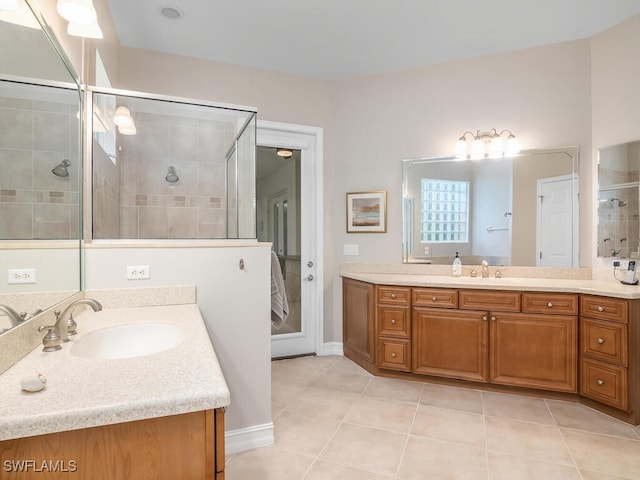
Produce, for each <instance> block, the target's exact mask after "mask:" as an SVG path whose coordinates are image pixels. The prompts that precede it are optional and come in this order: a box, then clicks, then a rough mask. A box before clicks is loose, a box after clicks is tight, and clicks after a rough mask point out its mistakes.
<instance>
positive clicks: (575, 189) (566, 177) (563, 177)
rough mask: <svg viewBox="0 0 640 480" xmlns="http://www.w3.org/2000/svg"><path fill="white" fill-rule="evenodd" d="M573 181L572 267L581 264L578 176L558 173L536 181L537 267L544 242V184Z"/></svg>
mask: <svg viewBox="0 0 640 480" xmlns="http://www.w3.org/2000/svg"><path fill="white" fill-rule="evenodd" d="M569 180H570V181H571V206H572V212H571V213H572V224H571V267H577V266H578V265H579V252H578V247H579V239H578V236H579V226H578V202H579V192H578V185H579V184H578V177H577V176H576V175H575V174H571V173H570V174H567V175H558V176H556V177H547V178H539V179H538V180H537V182H536V184H537V185H536V195H537V203H536V267H539V266H540V263H541V262H540V248H541V244H542V239H541V234H540V230H541V229H540V225H541V223H542V218H541V205H540V204H541V195H542V185H543V184H547V183H554V182H566V181H569Z"/></svg>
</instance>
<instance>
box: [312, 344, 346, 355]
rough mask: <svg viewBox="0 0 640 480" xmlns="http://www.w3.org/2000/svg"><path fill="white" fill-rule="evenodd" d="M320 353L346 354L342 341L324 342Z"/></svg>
mask: <svg viewBox="0 0 640 480" xmlns="http://www.w3.org/2000/svg"><path fill="white" fill-rule="evenodd" d="M318 355H344V350H343V348H342V342H327V343H323V344H322V346H321V350H320V351H319V352H318Z"/></svg>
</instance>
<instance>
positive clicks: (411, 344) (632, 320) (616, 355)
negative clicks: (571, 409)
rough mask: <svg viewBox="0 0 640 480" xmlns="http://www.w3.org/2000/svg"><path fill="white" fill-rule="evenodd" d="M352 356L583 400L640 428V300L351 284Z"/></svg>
mask: <svg viewBox="0 0 640 480" xmlns="http://www.w3.org/2000/svg"><path fill="white" fill-rule="evenodd" d="M343 281H344V287H343V294H344V307H343V308H344V310H343V311H344V351H345V355H346V356H348V357H349V358H352V359H353V360H355V361H357V362H358V363H359V364H360V365H361V366H363V367H364V368H367V369H368V370H369V371H370V372H372V373H376V374H389V375H395V376H398V375H403V376H409V377H412V378H415V379H417V380H420V379H421V378H424V377H421V376H423V375H429V376H434V377H440V378H443V379H451V380H465V381H473V382H477V383H478V384H479V385H482V384H493V385H501V386H504V388H509V387H519V388H522V387H525V388H532V389H538V390H549V391H555V392H561V393H567V394H577V395H579V398H580V399H581V401H582V402H584V403H588V404H589V405H591V406H593V407H596V408H599V409H600V410H603V411H606V412H607V413H610V414H612V415H615V416H617V417H618V418H620V419H622V420H625V421H628V422H630V423H633V424H638V423H640V327H639V325H638V324H639V323H640V301H639V300H624V299H619V298H611V297H604V296H598V295H578V294H574V293H564V292H562V293H558V292H541V291H538V292H527V291H525V292H521V291H515V290H489V289H469V288H461V289H456V288H430V287H410V286H393V285H373V284H369V283H366V282H360V281H356V280H351V279H348V278H345V279H344V280H343Z"/></svg>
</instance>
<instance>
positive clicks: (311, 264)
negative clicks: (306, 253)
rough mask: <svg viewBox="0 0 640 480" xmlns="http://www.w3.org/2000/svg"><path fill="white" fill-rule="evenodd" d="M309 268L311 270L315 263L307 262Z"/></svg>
mask: <svg viewBox="0 0 640 480" xmlns="http://www.w3.org/2000/svg"><path fill="white" fill-rule="evenodd" d="M307 267H309V268H311V267H313V262H312V261H311V260H309V261H308V262H307Z"/></svg>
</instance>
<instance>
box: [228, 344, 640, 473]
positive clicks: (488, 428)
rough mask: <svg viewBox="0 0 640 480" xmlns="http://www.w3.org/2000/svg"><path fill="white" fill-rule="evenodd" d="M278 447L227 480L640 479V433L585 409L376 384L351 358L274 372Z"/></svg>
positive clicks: (290, 363)
mask: <svg viewBox="0 0 640 480" xmlns="http://www.w3.org/2000/svg"><path fill="white" fill-rule="evenodd" d="M272 398H273V405H272V408H273V422H274V424H275V437H276V443H275V445H274V446H270V447H263V448H258V449H255V450H251V451H247V452H243V453H239V454H236V455H230V456H229V457H228V458H227V465H226V478H227V480H325V479H327V480H328V479H341V480H383V479H387V480H391V479H397V480H399V479H403V480H404V479H407V480H409V479H437V480H444V479H452V480H457V479H468V480H503V479H504V480H520V479H526V480H555V479H558V480H622V479H640V427H631V426H629V425H627V424H625V423H622V422H619V421H617V420H615V419H613V418H611V417H608V416H606V415H603V414H600V413H598V412H596V411H594V410H592V409H590V408H587V407H584V406H582V405H578V404H574V403H568V402H561V401H556V400H545V399H541V398H529V397H524V396H519V395H507V394H499V393H489V392H481V391H479V390H472V389H465V388H456V387H445V386H439V385H431V384H427V383H417V382H409V381H404V380H393V379H387V378H381V377H374V376H372V375H370V374H369V373H367V372H366V371H364V370H363V369H361V368H360V367H359V366H357V365H356V364H355V363H353V362H351V361H350V360H348V359H346V358H344V357H340V356H330V357H303V358H297V359H290V360H279V361H274V362H272Z"/></svg>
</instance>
